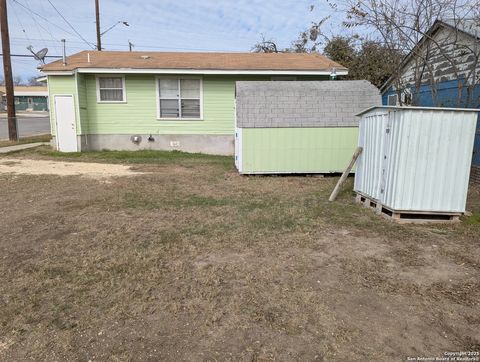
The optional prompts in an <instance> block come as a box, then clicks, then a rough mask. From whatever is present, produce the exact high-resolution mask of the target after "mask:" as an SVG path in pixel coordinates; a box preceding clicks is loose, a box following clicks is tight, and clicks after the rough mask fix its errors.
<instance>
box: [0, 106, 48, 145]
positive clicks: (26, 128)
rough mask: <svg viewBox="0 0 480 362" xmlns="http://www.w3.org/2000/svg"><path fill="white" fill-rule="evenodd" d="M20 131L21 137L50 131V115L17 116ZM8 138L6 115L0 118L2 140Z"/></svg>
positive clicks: (0, 138)
mask: <svg viewBox="0 0 480 362" xmlns="http://www.w3.org/2000/svg"><path fill="white" fill-rule="evenodd" d="M17 124H18V133H19V136H20V137H29V136H35V135H40V134H49V133H50V117H49V116H48V114H46V113H43V112H42V113H41V114H40V115H38V116H33V115H30V114H29V115H23V114H20V115H18V116H17ZM4 139H8V124H7V119H6V116H5V115H3V114H2V116H1V118H0V140H4Z"/></svg>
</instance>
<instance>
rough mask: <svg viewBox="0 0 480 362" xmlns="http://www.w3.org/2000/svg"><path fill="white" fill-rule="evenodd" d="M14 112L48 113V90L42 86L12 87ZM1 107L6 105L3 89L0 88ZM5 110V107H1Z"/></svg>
mask: <svg viewBox="0 0 480 362" xmlns="http://www.w3.org/2000/svg"><path fill="white" fill-rule="evenodd" d="M13 94H14V96H15V110H17V111H48V90H47V87H44V86H23V85H17V86H14V89H13ZM0 96H1V97H2V105H3V106H5V105H6V101H7V100H6V92H5V87H4V86H2V87H0ZM3 109H5V107H3Z"/></svg>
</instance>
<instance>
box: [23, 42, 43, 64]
mask: <svg viewBox="0 0 480 362" xmlns="http://www.w3.org/2000/svg"><path fill="white" fill-rule="evenodd" d="M27 49H28V50H30V52H31V53H32V54H33V57H34V58H35V59H36V60H40V61H41V62H42V63H44V64H45V56H46V55H47V53H48V48H43V49H41V50H40V51H38V52H34V51H33V47H32V46H31V45H29V46H28V47H27Z"/></svg>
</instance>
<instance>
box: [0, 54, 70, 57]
mask: <svg viewBox="0 0 480 362" xmlns="http://www.w3.org/2000/svg"><path fill="white" fill-rule="evenodd" d="M2 55H3V54H0V56H2ZM10 56H11V57H19V58H35V56H34V55H33V54H10ZM61 57H62V56H61V55H45V58H61Z"/></svg>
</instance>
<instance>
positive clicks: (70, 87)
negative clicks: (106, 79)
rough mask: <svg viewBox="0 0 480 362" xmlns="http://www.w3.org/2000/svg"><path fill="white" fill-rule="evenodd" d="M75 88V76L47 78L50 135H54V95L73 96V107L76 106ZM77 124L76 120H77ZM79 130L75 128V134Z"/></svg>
mask: <svg viewBox="0 0 480 362" xmlns="http://www.w3.org/2000/svg"><path fill="white" fill-rule="evenodd" d="M76 93H77V92H76V88H75V76H73V75H62V76H58V75H56V76H48V95H49V97H48V99H49V102H50V127H51V130H52V135H55V103H54V102H55V99H54V96H55V95H73V97H74V102H75V105H77V104H78V101H77V99H76V98H77V95H76ZM77 122H78V119H77ZM79 132H80V130H79V127H77V134H79Z"/></svg>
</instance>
